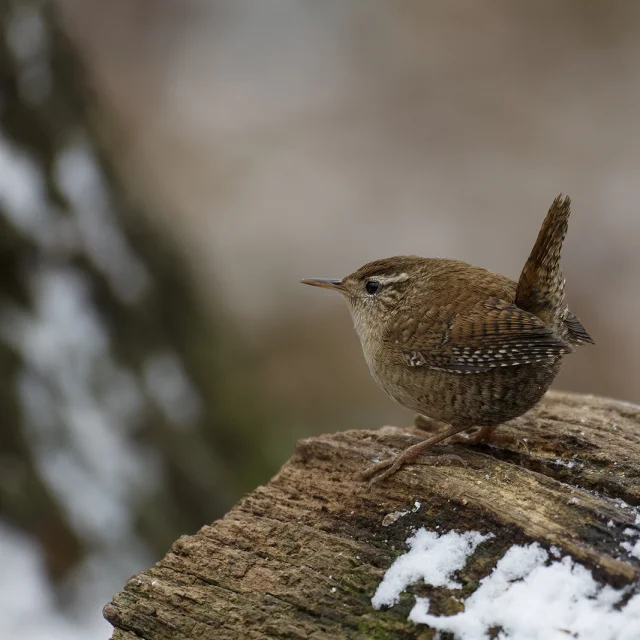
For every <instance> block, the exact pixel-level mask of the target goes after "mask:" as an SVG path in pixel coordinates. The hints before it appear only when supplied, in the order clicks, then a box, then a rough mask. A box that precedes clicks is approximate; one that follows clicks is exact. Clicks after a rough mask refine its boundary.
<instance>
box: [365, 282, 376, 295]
mask: <svg viewBox="0 0 640 640" xmlns="http://www.w3.org/2000/svg"><path fill="white" fill-rule="evenodd" d="M364 288H365V290H366V292H367V293H368V294H369V295H370V296H374V295H375V294H376V293H378V291H379V289H380V283H379V282H378V281H377V280H369V281H368V282H367V284H365V285H364Z"/></svg>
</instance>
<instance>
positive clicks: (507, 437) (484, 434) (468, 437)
mask: <svg viewBox="0 0 640 640" xmlns="http://www.w3.org/2000/svg"><path fill="white" fill-rule="evenodd" d="M496 429H497V426H493V427H482V428H480V429H478V430H477V431H475V432H474V433H471V434H467V433H459V434H457V435H455V436H453V437H452V438H451V440H449V442H450V443H451V444H456V443H462V444H471V445H473V444H481V443H499V444H511V445H516V446H519V447H523V448H524V449H526V450H527V451H528V450H529V448H528V447H527V443H526V442H525V441H524V440H523V439H522V438H516V437H515V436H512V435H511V434H509V433H496V432H495V431H496Z"/></svg>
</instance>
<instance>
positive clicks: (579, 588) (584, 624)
mask: <svg viewBox="0 0 640 640" xmlns="http://www.w3.org/2000/svg"><path fill="white" fill-rule="evenodd" d="M489 537H491V534H489V535H481V534H479V533H476V532H468V533H466V534H464V533H463V534H459V533H456V532H455V531H450V532H449V533H447V534H445V535H442V536H440V537H438V535H437V534H436V533H434V532H429V531H426V530H425V529H421V530H420V531H418V532H417V533H416V534H415V535H414V536H413V537H412V538H410V539H409V540H408V541H407V542H408V544H409V546H410V547H411V550H410V551H409V552H408V553H407V554H405V555H404V556H402V557H400V558H398V559H397V560H396V561H395V562H394V563H393V565H392V566H391V567H390V568H389V570H388V571H387V573H386V574H385V576H384V579H383V581H382V583H381V584H380V586H379V587H378V590H377V591H376V595H375V596H374V598H373V600H372V604H373V606H374V607H375V608H379V607H380V606H381V605H382V604H391V605H392V604H395V603H397V602H398V600H399V596H400V594H401V593H402V591H404V589H405V588H406V587H407V586H408V585H409V584H412V583H415V582H417V581H418V580H420V579H421V578H422V579H423V580H424V581H425V583H426V584H428V585H431V586H439V587H442V586H444V587H448V588H457V587H458V585H457V584H456V583H455V582H453V581H452V580H451V575H452V574H453V572H454V571H457V570H459V569H461V568H462V567H463V566H464V565H465V564H466V562H467V559H468V558H469V557H470V555H471V554H473V552H474V551H475V548H476V547H477V546H478V544H480V543H481V542H483V541H484V540H486V539H487V538H489ZM639 546H640V544H639ZM554 555H555V554H554ZM627 595H628V592H627V591H626V590H624V589H623V590H620V591H618V590H615V589H613V588H612V587H610V586H606V585H602V584H599V583H598V582H596V581H595V579H594V578H593V576H592V574H591V572H590V571H589V570H588V569H587V568H586V567H584V566H583V565H581V564H579V563H577V562H575V561H574V560H573V559H572V558H571V557H570V556H565V557H563V558H562V559H560V560H553V559H552V558H551V557H550V556H549V553H547V551H545V550H544V549H543V548H542V547H541V546H540V545H539V544H537V543H533V544H530V545H527V546H512V547H511V548H510V549H509V550H508V551H507V552H506V553H505V554H504V556H503V557H502V558H501V559H500V560H499V561H498V563H497V565H496V567H495V569H494V570H493V572H492V573H491V574H490V575H488V576H487V577H486V578H484V579H483V580H482V581H481V582H480V586H479V587H478V589H477V590H476V591H475V592H474V593H473V594H472V595H471V596H469V597H468V598H467V599H466V600H465V601H464V611H462V612H460V613H457V614H456V615H453V616H437V615H433V614H431V613H429V604H430V603H429V599H428V598H416V604H415V605H414V607H413V609H412V610H411V612H410V614H409V620H411V621H412V622H414V623H416V624H426V625H429V627H430V628H432V629H436V630H437V631H438V632H449V633H452V634H453V636H454V637H455V638H456V640H489V638H490V637H491V636H490V634H489V632H490V630H492V629H494V630H495V629H499V630H500V631H499V633H498V636H497V638H498V639H499V640H560V639H562V640H566V638H568V637H570V638H574V639H576V640H637V638H638V637H640V594H638V595H635V596H633V597H632V598H631V599H629V600H628V602H626V603H625V604H624V605H622V606H621V603H622V602H623V597H625V596H627Z"/></svg>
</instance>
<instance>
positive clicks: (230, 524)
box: [104, 392, 640, 640]
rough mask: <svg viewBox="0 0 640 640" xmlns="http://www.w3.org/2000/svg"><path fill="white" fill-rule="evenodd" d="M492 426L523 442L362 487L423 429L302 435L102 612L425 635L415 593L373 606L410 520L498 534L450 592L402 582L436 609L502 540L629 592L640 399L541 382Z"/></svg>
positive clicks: (269, 630)
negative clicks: (275, 466)
mask: <svg viewBox="0 0 640 640" xmlns="http://www.w3.org/2000/svg"><path fill="white" fill-rule="evenodd" d="M501 430H502V431H503V432H505V433H511V434H513V435H514V436H517V437H518V438H520V439H522V440H524V442H525V443H526V447H525V446H519V445H518V444H517V443H516V444H514V445H513V446H511V445H509V446H508V447H505V446H502V445H501V446H493V445H492V446H488V445H487V446H484V445H483V446H474V447H471V446H466V445H459V444H458V445H445V446H441V447H439V448H438V453H455V454H456V455H458V456H460V457H461V458H462V459H463V460H464V461H465V463H466V466H462V465H450V466H438V465H434V464H428V456H426V455H425V456H424V457H423V458H421V459H420V460H419V461H418V463H415V464H411V465H409V466H407V467H406V468H404V469H403V470H401V471H400V472H399V473H398V474H397V475H396V476H394V477H393V478H391V479H389V480H387V481H386V482H384V483H381V484H379V485H374V486H373V487H371V488H370V489H368V488H367V487H366V486H365V485H362V483H360V482H358V481H357V480H355V479H354V474H356V473H357V472H358V471H361V470H362V469H363V468H365V467H366V466H367V465H369V464H370V462H371V461H372V460H374V459H377V458H385V457H386V456H389V455H391V454H392V453H394V452H395V451H397V450H398V449H400V448H401V447H404V446H406V445H407V444H408V443H412V442H415V441H417V439H418V438H420V437H422V435H421V434H420V433H419V432H416V431H415V430H411V429H407V430H405V429H395V428H388V427H387V428H383V429H380V430H378V431H348V432H345V433H337V434H332V435H327V436H321V437H317V438H310V439H308V440H303V441H301V442H299V443H298V445H297V447H296V453H295V455H294V456H293V457H292V458H291V459H290V460H289V461H288V462H287V463H286V464H285V465H284V466H283V467H282V469H281V470H280V472H279V473H278V474H277V475H276V476H275V477H274V478H273V479H272V480H271V481H270V482H269V484H268V485H266V486H264V487H259V488H258V489H256V490H255V491H254V492H253V493H251V494H250V495H249V496H247V497H246V498H245V499H244V500H242V501H241V502H240V503H239V504H238V505H237V506H236V507H234V508H233V509H232V510H231V511H230V512H229V513H228V514H227V515H226V516H225V517H224V518H222V519H221V520H217V521H216V522H214V523H213V524H212V525H210V526H205V527H203V528H202V529H201V530H200V531H199V532H198V533H197V534H195V535H193V536H183V537H181V538H180V539H179V540H177V541H176V542H175V544H174V545H173V547H172V548H171V550H170V551H169V553H168V554H167V555H166V556H165V557H164V558H163V559H162V560H161V561H160V562H158V563H157V565H156V566H155V567H154V568H152V569H149V570H146V571H143V572H142V573H141V574H139V575H137V576H135V577H134V578H132V579H131V580H130V581H129V582H128V583H127V585H126V586H125V588H124V590H123V591H122V592H121V593H119V594H117V595H116V596H115V597H114V599H113V601H112V602H111V603H109V604H108V605H107V606H106V607H105V609H104V615H105V617H106V618H107V620H108V621H109V622H110V623H111V624H112V625H114V627H115V628H116V629H115V632H114V634H113V638H114V639H116V640H125V639H126V640H133V639H134V638H145V639H147V640H160V639H165V638H172V639H173V638H212V639H213V638H216V639H219V638H264V637H267V638H314V639H317V640H319V639H321V638H370V637H375V638H378V637H383V638H386V637H390V638H432V637H434V633H435V632H434V631H433V630H432V629H430V628H429V627H427V626H423V625H419V626H418V625H414V624H413V623H412V622H409V621H408V620H407V614H408V612H409V610H410V608H411V607H412V605H413V598H412V597H411V596H409V595H407V596H403V598H401V600H400V603H399V604H398V605H397V606H395V607H393V608H390V609H381V610H374V609H373V607H372V605H371V598H372V596H373V594H374V592H375V590H376V587H377V586H378V584H379V583H380V581H381V579H382V577H383V574H384V573H385V571H386V570H387V569H388V568H389V566H390V565H391V564H392V563H393V561H394V559H395V558H396V557H398V556H399V555H400V554H401V553H403V552H404V551H405V550H406V543H405V541H406V539H407V537H408V536H409V535H410V534H411V532H412V531H413V530H414V529H416V528H418V527H425V528H426V529H429V530H437V531H440V532H445V531H449V530H453V529H454V530H456V531H467V530H476V531H480V532H483V533H486V532H493V533H494V534H495V538H494V539H492V541H491V544H486V545H481V547H479V548H478V551H477V552H476V553H475V554H474V555H473V557H472V558H471V560H470V561H469V562H468V564H467V565H466V567H465V568H464V569H462V570H460V571H459V572H458V573H457V579H458V581H459V582H460V583H461V584H462V589H461V590H459V591H457V592H456V593H455V595H456V596H458V600H456V599H454V598H453V597H452V592H451V591H450V590H449V589H446V588H442V587H429V586H425V585H414V586H413V587H410V588H409V590H408V591H409V592H410V593H414V594H417V593H419V594H421V595H427V596H428V597H429V599H430V606H431V611H432V612H433V613H435V614H437V615H451V614H452V613H455V612H458V611H460V609H461V608H462V605H461V604H460V603H459V599H460V598H465V597H467V596H468V595H469V594H471V593H473V592H474V590H476V589H477V588H478V582H479V581H480V580H481V579H482V578H484V577H485V576H487V575H488V574H489V573H490V572H491V571H492V569H493V568H494V567H495V565H496V562H497V561H498V560H499V559H500V558H501V557H502V556H503V555H504V553H505V551H506V550H507V549H509V548H510V547H511V546H512V545H514V544H520V545H522V544H529V543H531V542H534V541H537V542H538V543H540V545H542V546H543V547H545V548H547V549H548V548H550V547H551V545H554V546H555V547H557V548H558V549H559V550H560V552H561V553H562V554H565V555H566V554H568V555H570V556H571V557H572V558H573V560H574V561H575V562H579V563H581V564H583V565H584V566H585V567H587V568H588V569H589V570H590V571H591V572H592V574H593V577H594V578H595V579H596V580H598V581H600V582H602V583H605V584H608V585H611V586H613V587H615V588H617V589H619V588H622V587H624V586H627V588H628V595H629V596H632V595H633V594H636V593H638V592H640V583H639V578H640V559H638V558H637V557H634V556H633V555H632V554H630V553H629V552H628V551H627V550H625V548H624V547H621V542H623V541H624V540H628V539H629V538H628V536H629V527H633V525H634V524H635V523H636V518H637V511H636V508H635V507H637V506H638V505H640V481H639V477H640V407H637V406H633V405H629V404H625V403H621V402H616V401H613V400H607V399H602V398H598V397H593V396H582V395H574V394H566V393H558V392H552V393H549V394H548V395H547V396H546V398H545V399H544V401H543V402H542V403H541V404H540V405H539V406H538V407H537V408H536V409H534V410H533V411H531V412H529V413H528V414H527V415H525V416H523V417H521V418H519V419H517V420H514V421H512V422H511V423H509V424H508V425H505V426H504V427H502V428H501ZM416 501H417V502H418V503H419V508H417V506H418V505H417V504H416ZM399 514H402V517H399ZM625 530H626V533H625ZM639 535H640V534H639ZM639 555H640V554H639ZM445 637H450V636H445ZM554 637H555V636H554ZM567 637H568V638H570V637H573V636H571V635H567ZM603 637H604V636H603ZM638 637H640V635H639V636H638Z"/></svg>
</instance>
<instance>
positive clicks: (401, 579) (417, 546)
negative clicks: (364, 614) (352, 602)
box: [371, 529, 493, 609]
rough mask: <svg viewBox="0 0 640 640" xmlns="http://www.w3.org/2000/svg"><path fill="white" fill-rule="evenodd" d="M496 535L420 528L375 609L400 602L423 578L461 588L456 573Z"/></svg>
mask: <svg viewBox="0 0 640 640" xmlns="http://www.w3.org/2000/svg"><path fill="white" fill-rule="evenodd" d="M492 537H493V534H492V533H489V534H487V535H483V534H481V533H478V532H477V531H467V532H465V533H456V532H455V531H449V533H446V534H445V535H442V536H440V535H438V534H437V533H435V532H433V531H427V530H426V529H418V531H416V532H415V534H414V535H413V536H411V537H410V538H409V539H408V540H407V545H408V546H409V547H410V549H411V550H410V551H409V552H408V553H406V554H405V555H403V556H401V557H400V558H398V559H397V560H396V561H395V562H394V563H393V564H392V565H391V567H390V568H389V570H388V571H387V572H386V574H385V576H384V579H383V580H382V582H381V583H380V585H379V586H378V589H377V590H376V593H375V595H374V596H373V598H372V599H371V604H372V605H373V607H374V609H380V607H382V606H383V605H387V606H391V605H394V604H396V603H397V602H398V600H399V599H400V594H401V593H402V592H403V591H404V590H405V589H406V588H407V587H408V586H409V585H410V584H412V583H414V582H417V581H418V580H420V578H422V579H423V580H424V581H425V582H426V583H427V584H431V585H433V586H435V587H448V588H449V589H460V588H461V586H460V585H459V584H458V583H457V582H455V581H454V580H453V579H452V575H453V573H454V572H456V571H458V569H462V567H464V565H465V564H466V562H467V558H468V557H469V556H470V555H471V554H472V553H473V552H474V551H475V550H476V547H477V546H478V545H479V544H480V543H481V542H484V541H485V540H488V539H489V538H492Z"/></svg>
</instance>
